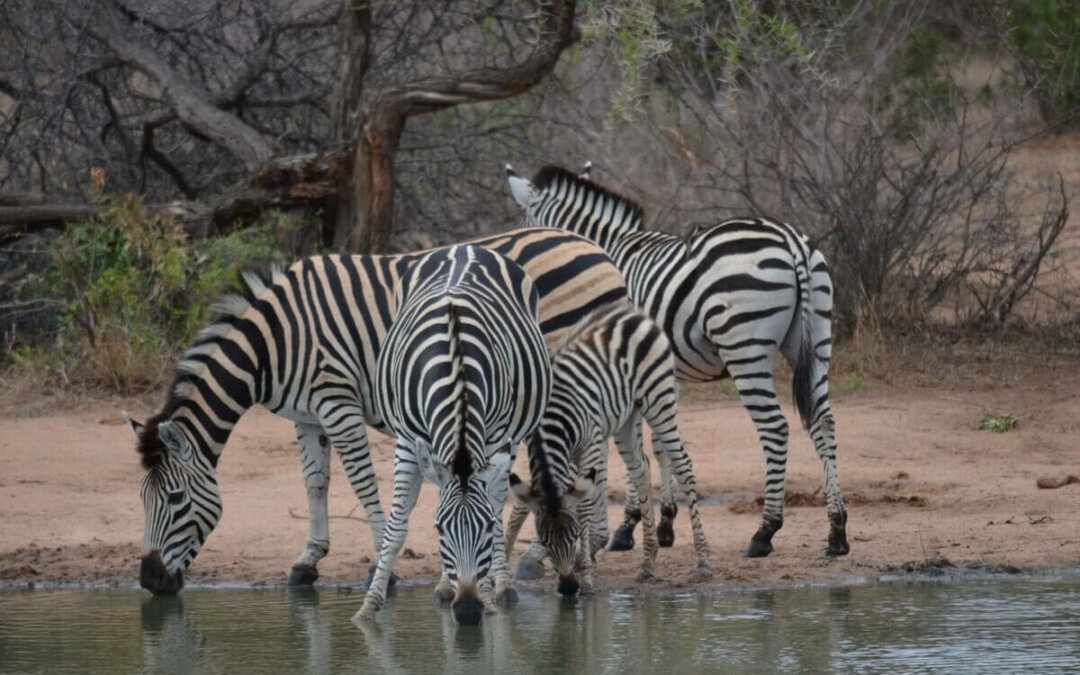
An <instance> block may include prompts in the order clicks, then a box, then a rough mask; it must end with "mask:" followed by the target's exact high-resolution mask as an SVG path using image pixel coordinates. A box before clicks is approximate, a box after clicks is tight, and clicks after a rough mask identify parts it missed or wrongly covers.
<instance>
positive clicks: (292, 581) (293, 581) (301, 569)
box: [289, 565, 319, 586]
mask: <svg viewBox="0 0 1080 675" xmlns="http://www.w3.org/2000/svg"><path fill="white" fill-rule="evenodd" d="M318 578H319V570H318V568H316V567H315V566H314V565H293V567H292V570H291V571H290V572H289V585H290V586H310V585H312V584H313V583H315V580H316V579H318Z"/></svg>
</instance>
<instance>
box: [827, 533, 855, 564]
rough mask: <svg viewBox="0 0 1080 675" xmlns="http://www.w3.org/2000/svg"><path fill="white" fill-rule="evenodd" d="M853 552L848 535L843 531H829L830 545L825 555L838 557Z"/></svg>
mask: <svg viewBox="0 0 1080 675" xmlns="http://www.w3.org/2000/svg"><path fill="white" fill-rule="evenodd" d="M850 552H851V547H850V546H848V543H847V535H845V534H844V533H843V532H839V533H836V532H830V533H829V547H828V548H827V549H825V556H826V557H828V558H836V557H839V556H842V555H847V554H848V553H850Z"/></svg>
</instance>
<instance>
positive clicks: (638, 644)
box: [0, 575, 1080, 675]
mask: <svg viewBox="0 0 1080 675" xmlns="http://www.w3.org/2000/svg"><path fill="white" fill-rule="evenodd" d="M361 600H362V594H361V593H350V592H347V591H340V590H325V589H324V590H320V591H307V592H295V591H293V592H290V591H285V590H272V591H257V590H224V589H213V590H188V591H185V592H184V593H182V594H181V595H180V596H179V597H174V598H153V597H150V596H149V595H147V594H145V593H144V592H141V591H136V590H119V591H118V590H109V591H105V590H44V591H43V590H36V591H22V590H3V591H0V672H3V673H18V672H45V673H61V672H78V673H85V672H102V673H140V672H149V673H189V672H191V673H196V672H197V673H238V672H259V673H271V672H283V673H284V672H311V673H337V672H372V673H469V674H470V675H479V674H480V673H487V672H494V673H565V672H589V673H620V674H622V673H635V672H647V673H671V674H672V675H674V674H675V673H680V674H681V673H691V672H722V671H732V672H792V673H803V672H826V671H831V672H863V673H892V672H949V673H959V672H970V673H985V672H1008V671H1019V670H1026V669H1031V670H1035V671H1037V672H1064V671H1072V672H1078V671H1080V576H1076V575H1070V576H1064V577H1057V578H1024V579H1017V578H1009V579H1005V578H992V579H984V580H978V581H963V582H933V581H918V582H910V581H895V582H891V583H875V584H865V585H855V586H840V587H830V588H805V589H794V590H774V591H748V592H722V591H721V592H717V593H711V594H701V593H696V594H687V595H656V594H649V593H641V594H637V595H632V594H625V593H601V594H599V595H596V596H594V597H590V598H585V599H579V600H571V601H566V600H562V599H560V598H558V597H557V596H555V595H554V594H548V593H540V592H537V593H528V592H526V593H522V599H521V603H520V604H519V605H518V606H517V607H515V608H513V609H511V610H509V611H504V612H501V613H499V614H495V615H491V616H488V617H486V618H485V620H484V622H483V625H482V626H481V627H471V628H463V627H458V626H456V625H455V624H454V622H453V619H452V618H451V616H450V613H449V611H448V610H446V609H443V608H437V607H433V606H432V605H431V588H430V587H421V586H414V587H405V588H402V589H400V590H398V591H397V593H396V594H395V595H394V596H393V598H392V599H391V601H390V602H389V604H388V605H387V606H386V608H385V609H384V610H383V611H382V612H381V613H380V615H379V617H378V620H377V621H376V624H375V625H374V626H373V627H370V628H367V629H364V630H361V629H358V628H356V627H354V626H353V625H352V624H351V623H350V621H349V619H350V617H351V616H352V613H353V612H354V611H356V609H357V608H359V606H360V602H361Z"/></svg>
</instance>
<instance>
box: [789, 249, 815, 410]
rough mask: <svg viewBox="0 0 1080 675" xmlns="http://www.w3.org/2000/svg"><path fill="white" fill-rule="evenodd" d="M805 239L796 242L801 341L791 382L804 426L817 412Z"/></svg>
mask: <svg viewBox="0 0 1080 675" xmlns="http://www.w3.org/2000/svg"><path fill="white" fill-rule="evenodd" d="M801 243H802V242H799V241H798V240H796V241H795V242H794V244H795V245H794V246H793V247H792V248H793V249H794V251H793V252H794V253H795V255H796V258H801V259H797V260H796V262H795V283H796V284H797V285H798V287H799V306H798V307H797V308H796V312H795V313H796V315H797V316H796V319H795V320H796V321H798V322H799V326H798V329H797V333H796V334H797V335H798V336H799V345H798V348H797V349H796V352H795V363H793V364H792V371H794V376H793V378H792V382H791V392H792V395H793V396H794V398H795V407H796V408H798V409H799V417H800V418H802V423H803V426H804V427H805V428H807V429H809V428H810V421H811V417H812V415H813V413H814V379H813V378H814V358H815V357H814V338H813V321H814V316H813V307H812V306H811V304H810V264H809V260H810V256H809V253H808V251H807V250H806V247H805V246H804V245H803V246H801V245H800V244H801Z"/></svg>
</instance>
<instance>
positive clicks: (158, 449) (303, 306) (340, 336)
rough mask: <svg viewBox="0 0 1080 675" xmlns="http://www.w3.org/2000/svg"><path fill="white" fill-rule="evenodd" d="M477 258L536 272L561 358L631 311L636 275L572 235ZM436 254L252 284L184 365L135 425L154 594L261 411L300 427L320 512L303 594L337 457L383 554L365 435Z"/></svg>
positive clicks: (301, 572) (145, 566)
mask: <svg viewBox="0 0 1080 675" xmlns="http://www.w3.org/2000/svg"><path fill="white" fill-rule="evenodd" d="M472 243H473V244H475V245H477V246H482V247H484V248H487V249H490V250H493V251H496V252H499V253H501V254H503V255H505V256H507V257H508V258H510V259H511V260H514V261H515V262H517V263H518V264H519V265H521V267H523V268H524V269H525V271H526V273H528V274H529V276H530V277H531V278H532V280H533V283H534V284H535V287H536V290H537V291H538V293H539V297H540V301H539V315H540V328H541V330H542V331H543V332H544V335H545V338H546V340H547V341H548V344H549V347H551V348H553V347H554V346H555V345H557V344H558V343H559V341H560V340H561V339H562V336H563V335H564V334H565V333H566V332H567V331H569V329H570V328H572V327H573V326H574V325H575V324H576V323H577V322H578V321H579V320H580V319H581V318H582V317H583V316H585V315H587V314H589V313H590V312H592V311H594V310H595V309H597V308H599V307H603V306H604V305H606V304H607V303H609V302H618V301H624V300H625V298H626V297H627V294H626V285H625V282H624V281H623V278H622V275H621V274H620V273H619V271H618V270H617V269H616V268H615V267H614V265H613V264H612V263H611V261H610V260H609V259H608V257H607V256H606V255H605V254H604V252H603V251H602V250H601V249H600V248H599V247H597V246H596V245H595V244H593V243H591V242H589V241H587V240H586V239H584V238H582V237H579V236H577V235H574V234H572V233H569V232H564V231H560V230H514V231H511V232H507V233H503V234H499V235H495V236H489V237H485V238H482V239H477V240H475V241H474V242H472ZM423 255H424V254H423V253H416V254H406V255H385V256H340V255H327V256H315V257H311V258H305V259H303V260H300V261H298V262H296V263H294V264H293V265H291V266H290V267H288V268H287V269H285V270H275V272H274V273H273V275H272V277H271V278H270V279H268V280H267V279H263V278H261V277H259V276H257V275H254V274H248V275H245V276H244V283H245V286H246V289H245V291H244V292H243V293H242V294H233V295H228V296H226V297H225V298H224V299H223V300H222V301H221V302H220V303H219V304H218V306H217V307H216V313H215V317H214V318H213V319H212V320H211V322H210V324H209V325H208V326H207V327H206V328H205V329H203V331H202V332H201V333H200V334H199V336H198V337H197V338H196V340H195V342H194V344H193V345H192V346H191V347H190V348H188V350H187V351H186V352H185V353H184V355H183V356H182V357H181V360H180V364H179V366H178V367H177V370H176V375H175V379H174V381H173V383H172V385H171V386H170V387H169V389H168V397H167V400H166V402H165V404H164V406H163V407H162V408H161V410H160V411H158V412H157V413H156V414H155V415H154V416H153V417H151V418H150V420H148V421H147V423H146V424H145V426H144V425H143V424H140V423H138V422H135V421H132V420H129V423H130V426H131V428H132V430H133V431H134V432H135V435H136V437H137V440H138V445H137V449H138V451H139V454H140V455H141V457H142V463H143V466H144V468H145V469H146V473H145V475H144V477H143V479H142V482H141V489H140V492H141V496H142V501H143V508H144V510H145V515H146V523H145V528H144V535H143V557H142V564H141V568H140V583H141V585H142V586H143V587H144V588H146V589H148V590H150V591H152V592H154V593H175V592H177V591H178V590H179V589H180V588H181V587H182V585H183V575H184V572H185V571H186V570H187V569H188V567H189V566H190V565H191V562H192V561H193V560H194V558H195V556H196V554H197V553H198V551H199V549H200V548H201V547H202V545H203V543H204V542H205V541H206V538H207V537H208V536H209V534H210V533H211V532H212V531H213V529H214V527H216V526H217V523H218V520H219V519H220V517H221V509H222V502H221V493H220V491H219V489H218V485H217V470H216V468H217V463H218V461H219V459H220V455H221V451H222V450H223V448H224V446H225V443H226V441H227V440H228V438H229V435H230V434H231V432H232V429H233V427H234V426H235V425H236V423H237V422H238V421H239V419H240V417H241V415H243V414H244V412H246V411H247V410H248V409H249V408H251V407H252V406H255V405H262V406H263V407H265V408H266V409H268V410H270V411H271V412H273V413H276V414H278V415H281V416H283V417H286V418H288V419H291V420H293V421H294V422H295V423H296V431H297V436H298V437H299V441H300V453H301V460H302V464H303V474H304V482H305V485H306V487H307V498H308V508H309V526H308V540H307V545H306V546H305V549H304V551H303V552H302V553H301V555H300V557H299V559H298V560H297V561H296V562H295V563H294V565H293V568H292V573H291V574H290V576H289V583H290V584H294V585H295V584H305V583H311V582H312V581H314V580H315V579H316V578H317V576H318V571H317V565H318V563H319V561H320V560H321V559H322V558H323V557H324V556H325V555H326V554H327V552H328V551H329V546H330V532H329V527H328V525H329V521H328V516H327V491H328V487H329V477H330V446H331V444H332V445H333V447H335V448H336V449H337V452H338V454H339V456H340V458H341V461H342V463H343V465H344V467H345V473H346V475H347V476H348V479H349V483H350V485H351V487H352V489H353V492H354V493H355V494H356V496H357V498H359V499H360V501H361V502H362V503H363V506H364V509H365V511H366V515H367V518H368V521H369V523H370V527H371V531H372V538H373V543H374V545H375V548H376V550H379V547H380V546H381V542H382V536H383V529H384V524H385V522H386V518H385V515H384V513H383V510H382V507H381V506H380V504H379V494H378V486H377V483H376V481H375V475H374V472H373V470H372V464H371V454H370V448H369V446H368V439H367V434H366V430H365V426H364V425H365V422H366V423H367V424H370V425H371V426H373V427H374V428H375V429H377V430H380V431H384V432H385V431H387V427H386V425H385V423H384V421H383V420H382V418H381V417H379V416H378V415H377V414H376V412H375V410H374V406H373V396H372V393H373V391H374V377H375V366H376V359H377V357H378V355H379V351H380V349H381V347H382V344H383V342H384V340H385V338H386V333H387V331H388V330H389V327H390V324H391V323H392V321H393V320H394V316H395V313H396V310H397V308H396V305H395V304H394V285H395V283H396V282H397V280H398V279H399V278H400V277H401V276H402V275H403V274H404V273H406V272H407V271H408V270H409V269H410V268H411V267H412V266H413V265H415V264H416V262H417V261H418V260H420V259H421V258H422V257H423Z"/></svg>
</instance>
